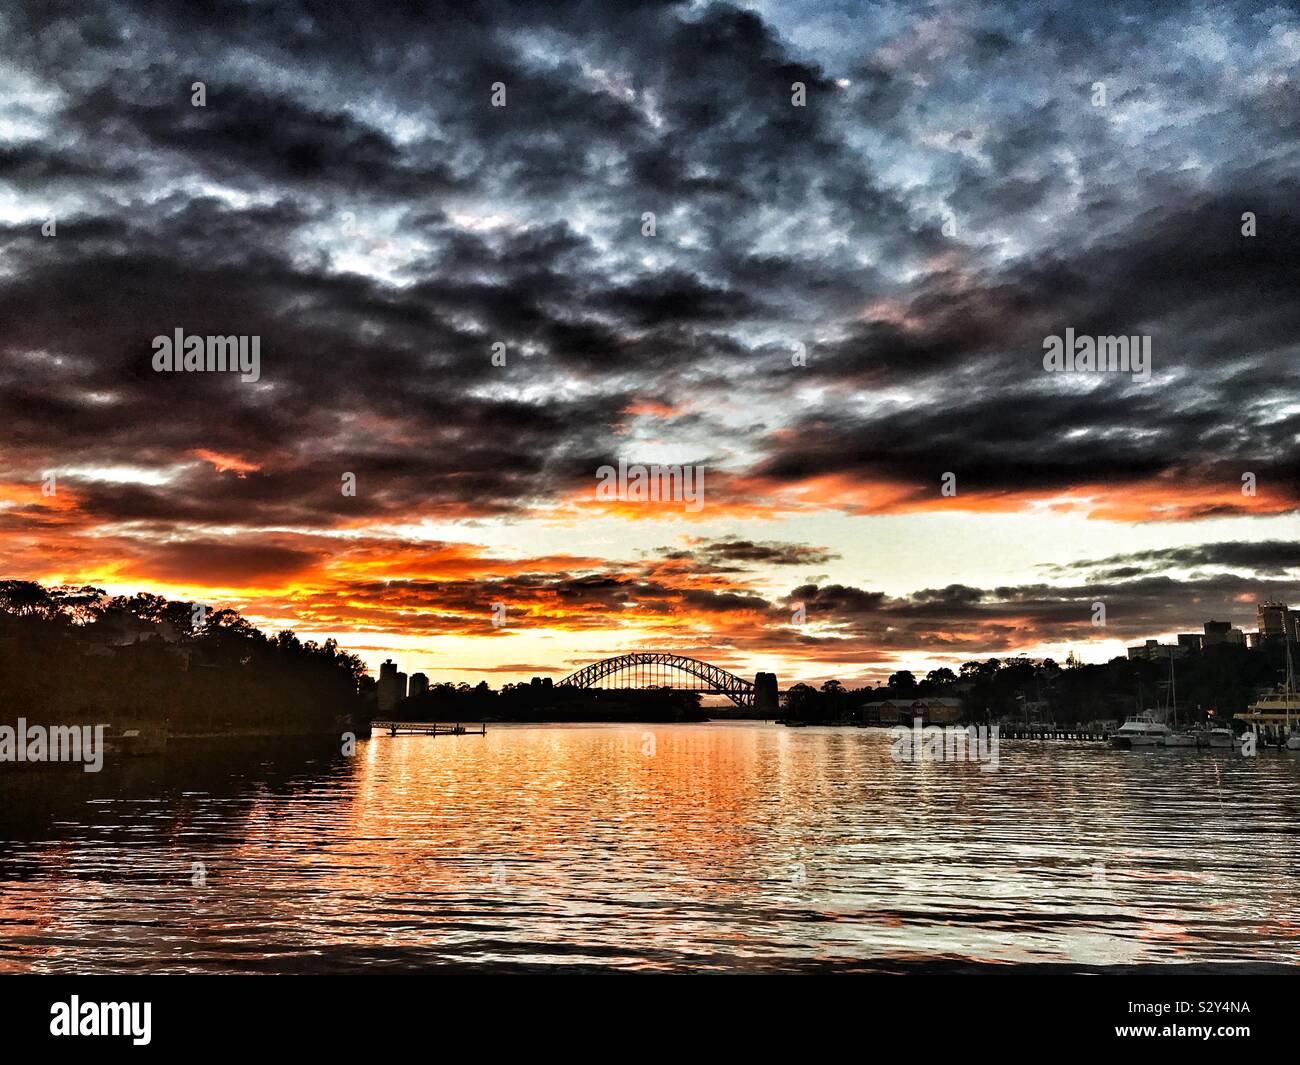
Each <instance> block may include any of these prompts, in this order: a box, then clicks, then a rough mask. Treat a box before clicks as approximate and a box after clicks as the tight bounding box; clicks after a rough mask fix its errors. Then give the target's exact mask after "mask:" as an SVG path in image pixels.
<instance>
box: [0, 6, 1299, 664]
mask: <svg viewBox="0 0 1300 1065" xmlns="http://www.w3.org/2000/svg"><path fill="white" fill-rule="evenodd" d="M0 42H3V43H0V323H3V324H2V325H0V577H17V578H23V579H32V580H41V581H44V582H47V583H69V584H77V585H80V584H85V583H90V584H94V585H95V586H97V587H101V588H104V589H105V590H106V591H109V592H111V593H114V594H123V593H125V594H130V593H133V592H135V591H141V590H145V591H152V592H156V593H160V594H164V595H167V596H168V597H169V598H174V599H186V600H191V601H195V602H204V603H208V604H212V605H214V606H234V607H236V608H238V609H239V610H240V611H242V612H243V613H244V614H245V615H246V616H248V617H249V618H250V619H251V620H253V621H254V622H256V623H257V624H259V625H260V626H262V627H263V628H266V629H268V630H278V629H280V628H293V629H295V630H296V631H297V632H298V633H299V634H300V635H302V636H303V637H305V638H307V637H310V638H317V639H321V638H325V637H329V636H332V637H335V638H337V639H338V640H339V641H340V642H341V643H342V644H343V645H344V646H345V647H348V648H349V649H352V650H355V651H357V652H358V653H359V654H360V655H361V656H362V657H363V659H365V660H366V661H367V662H368V663H370V665H371V667H372V669H375V668H377V665H378V663H379V662H380V661H382V660H383V659H384V658H386V657H389V656H392V657H393V658H395V659H396V660H397V661H398V662H399V664H400V665H401V667H402V668H403V669H404V670H406V671H407V672H415V671H417V670H419V671H423V672H425V673H427V674H429V676H430V677H431V678H434V679H437V680H444V679H445V680H452V681H461V680H467V681H470V682H475V681H476V680H477V679H479V678H486V679H488V680H489V682H490V683H492V684H493V685H494V686H495V685H498V684H500V683H502V682H506V681H516V680H520V679H527V678H528V677H531V676H534V675H545V676H552V677H555V678H557V679H558V678H559V677H560V676H562V675H564V674H566V673H568V672H570V671H571V670H573V669H576V668H578V667H580V666H582V665H584V664H586V663H588V662H591V661H594V660H596V659H598V658H602V657H606V656H608V655H611V654H615V653H621V652H625V651H629V650H671V651H675V652H678V653H682V654H689V655H692V656H694V657H697V658H702V659H706V660H708V661H710V662H713V663H715V664H717V665H721V666H724V667H727V668H730V669H733V670H734V671H735V672H737V673H740V674H742V675H746V676H752V675H753V673H754V672H756V671H757V670H770V671H774V672H776V673H777V674H778V676H779V677H780V680H781V683H782V685H783V686H785V685H788V684H789V683H793V682H794V681H797V680H803V681H810V682H814V683H816V682H820V681H822V680H824V679H826V678H831V677H834V678H837V679H840V680H841V681H842V682H844V683H846V684H848V685H854V686H856V685H857V684H860V683H864V682H867V681H873V680H882V679H883V678H885V677H887V676H888V675H889V674H890V673H892V672H893V671H895V670H897V669H904V668H906V669H912V670H914V671H916V672H918V673H920V672H924V671H925V670H928V669H931V668H935V667H938V666H942V665H947V666H952V667H955V666H957V665H958V664H960V663H961V662H963V661H967V660H970V659H974V658H987V657H991V656H1007V655H1012V654H1020V653H1024V654H1030V655H1034V656H1045V655H1050V656H1052V657H1055V658H1057V659H1058V660H1059V659H1063V658H1064V657H1065V656H1066V655H1067V654H1068V653H1069V652H1070V651H1073V652H1074V653H1075V654H1076V655H1078V656H1079V657H1080V658H1083V659H1084V660H1089V661H1104V660H1106V659H1108V658H1110V657H1111V656H1113V655H1115V654H1122V653H1123V648H1124V646H1125V645H1126V644H1132V643H1137V642H1141V641H1142V640H1143V639H1146V638H1150V637H1155V636H1161V637H1163V638H1165V639H1168V638H1169V636H1170V634H1173V633H1177V632H1189V631H1200V629H1201V625H1202V623H1203V622H1204V621H1205V620H1207V619H1210V618H1214V619H1219V620H1231V621H1233V622H1235V623H1236V624H1238V625H1241V626H1242V627H1244V628H1247V629H1253V628H1254V625H1255V604H1256V603H1257V602H1258V601H1260V600H1262V599H1265V598H1280V599H1283V600H1289V601H1291V602H1292V605H1300V535H1297V533H1300V520H1298V518H1297V507H1298V505H1300V489H1298V479H1297V478H1298V475H1297V470H1298V469H1300V466H1298V461H1300V392H1298V391H1297V384H1298V383H1300V373H1298V372H1297V353H1298V351H1300V339H1298V338H1300V300H1298V299H1297V298H1296V296H1297V293H1298V292H1300V255H1298V254H1297V248H1300V151H1298V148H1300V85H1298V83H1297V80H1298V79H1297V64H1298V62H1300V13H1298V12H1297V9H1296V8H1295V6H1294V5H1290V4H1287V5H1282V4H1278V5H1269V4H1266V3H1265V4H1261V3H1258V2H1248V3H1213V4H1197V3H1177V4H1167V3H1160V2H1147V3H1141V4H1129V5H1113V4H1101V5H1095V4H1089V5H1080V4H1077V3H1019V2H1007V3H995V4H989V3H953V2H937V3H911V4H900V3H885V4H874V3H817V4H805V3H767V2H765V3H757V4H749V5H745V4H728V3H709V4H699V3H646V4H619V3H612V2H601V3H566V2H558V3H551V4H547V5H523V4H509V3H474V2H461V3H456V4H447V5H422V4H417V3H409V4H401V5H342V4H334V3H294V2H276V3H273V4H272V3H234V2H221V0H214V2H209V3H203V4H197V5H175V4H170V3H163V2H148V0H134V2H123V3H118V2H113V0H109V2H106V3H103V4H98V5H95V6H94V8H93V10H89V9H86V7H85V5H82V4H70V3H60V2H57V0H55V2H51V0H41V2H38V3H21V2H20V3H10V4H6V5H5V7H4V9H3V11H0ZM796 86H802V90H798V89H797V88H796ZM800 92H801V94H802V99H798V100H797V97H799V95H800ZM800 104H802V106H800ZM648 215H652V216H653V221H652V224H651V222H650V220H649V219H648V218H647V216H648ZM1248 220H1249V221H1248ZM1247 230H1250V231H1251V232H1250V233H1249V234H1248V233H1247ZM177 329H181V330H183V331H184V332H185V333H186V334H191V335H200V336H204V335H217V336H236V335H237V336H245V337H258V338H259V344H260V347H259V350H260V375H259V379H258V380H257V381H255V382H250V381H242V380H240V377H239V375H237V374H232V373H228V372H226V373H222V372H212V373H197V372H193V373H184V372H181V373H177V372H165V371H164V372H160V371H157V370H156V369H155V368H154V365H153V358H154V353H155V350H156V349H155V347H154V338H155V337H156V336H160V335H162V336H171V335H173V334H174V332H175V330H177ZM1067 329H1072V330H1074V333H1075V334H1076V335H1088V336H1133V337H1146V338H1149V344H1150V351H1151V363H1150V375H1149V379H1142V378H1141V377H1140V376H1138V375H1135V374H1133V373H1124V372H1097V371H1087V370H1080V371H1077V372H1048V370H1047V369H1045V367H1044V361H1043V360H1044V342H1045V339H1046V338H1048V337H1050V336H1064V335H1065V331H1066V330H1067ZM498 345H503V346H504V347H503V348H502V347H497V346H498ZM502 351H504V358H501V357H497V358H494V352H496V353H498V355H499V353H500V352H502ZM620 459H622V460H624V461H626V462H628V463H632V464H637V463H640V464H649V463H663V464H679V465H684V466H689V467H690V468H692V469H693V470H701V469H702V470H703V476H704V481H703V486H704V495H703V498H702V500H701V501H700V505H699V506H698V507H693V506H687V505H685V503H684V501H681V500H657V501H645V500H638V499H633V498H622V499H608V498H602V497H600V496H599V495H598V491H597V489H598V486H599V484H600V475H599V472H598V471H599V470H600V468H601V467H602V466H606V465H614V466H617V464H618V463H619V461H620ZM348 475H351V478H352V481H353V482H354V486H355V492H354V494H349V493H348V492H347V491H346V488H347V486H348V484H349V480H348ZM1251 488H1253V492H1252V491H1250V489H1251ZM1096 603H1101V604H1104V606H1105V623H1104V624H1100V625H1099V624H1095V623H1094V619H1095V618H1096V617H1097V611H1096V609H1095V607H1094V604H1096Z"/></svg>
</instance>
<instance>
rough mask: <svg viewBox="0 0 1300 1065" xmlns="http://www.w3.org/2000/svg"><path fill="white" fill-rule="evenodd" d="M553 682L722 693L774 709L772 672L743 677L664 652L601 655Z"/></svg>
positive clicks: (760, 707)
mask: <svg viewBox="0 0 1300 1065" xmlns="http://www.w3.org/2000/svg"><path fill="white" fill-rule="evenodd" d="M556 683H557V685H565V684H570V685H572V686H573V687H575V688H596V687H601V688H671V689H672V690H673V691H694V692H699V693H700V694H702V695H725V696H726V697H727V698H728V699H730V700H731V701H732V702H733V703H735V704H736V705H737V706H738V707H740V708H741V709H742V710H749V709H754V710H775V709H776V706H777V690H776V674H775V673H759V674H757V675H756V676H755V677H754V679H753V680H745V678H744V677H738V676H736V675H735V674H734V673H729V672H728V671H727V670H725V669H722V668H721V667H719V666H714V665H710V664H709V663H708V662H701V661H700V660H699V659H698V658H687V657H686V656H685V655H677V654H672V653H670V652H667V651H637V652H634V653H632V654H626V655H615V656H614V657H613V658H602V659H601V660H600V661H599V662H593V663H591V665H589V666H583V667H582V669H580V670H578V671H577V672H575V673H570V674H569V675H568V676H567V677H565V678H564V679H563V680H560V681H557V682H556Z"/></svg>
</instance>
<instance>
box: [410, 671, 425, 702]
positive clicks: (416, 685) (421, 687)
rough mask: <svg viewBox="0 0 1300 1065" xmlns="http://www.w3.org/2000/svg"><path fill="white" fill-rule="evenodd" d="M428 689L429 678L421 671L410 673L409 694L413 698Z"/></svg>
mask: <svg viewBox="0 0 1300 1065" xmlns="http://www.w3.org/2000/svg"><path fill="white" fill-rule="evenodd" d="M428 690H429V678H428V677H427V676H425V675H424V674H423V673H412V674H411V687H410V695H411V698H412V699H414V698H415V697H416V696H417V695H423V694H424V693H425V692H427V691H428Z"/></svg>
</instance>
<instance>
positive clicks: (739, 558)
mask: <svg viewBox="0 0 1300 1065" xmlns="http://www.w3.org/2000/svg"><path fill="white" fill-rule="evenodd" d="M659 555H660V557H663V558H666V559H669V560H672V561H687V560H691V561H697V562H699V563H700V565H701V566H702V567H704V568H705V569H708V570H712V571H715V572H724V571H733V572H734V571H740V570H743V569H746V568H749V567H751V566H803V565H810V566H812V565H819V564H821V563H823V562H829V561H831V560H832V559H836V558H839V555H837V554H835V553H834V552H833V551H827V550H825V549H824V548H820V547H809V546H806V545H804V544H793V543H784V542H779V541H774V540H764V541H754V540H744V539H741V538H740V537H738V536H725V537H722V538H721V539H719V540H713V541H710V542H707V543H703V544H700V545H699V546H697V547H695V548H693V549H692V550H689V551H668V550H666V549H662V550H661V551H660V552H659Z"/></svg>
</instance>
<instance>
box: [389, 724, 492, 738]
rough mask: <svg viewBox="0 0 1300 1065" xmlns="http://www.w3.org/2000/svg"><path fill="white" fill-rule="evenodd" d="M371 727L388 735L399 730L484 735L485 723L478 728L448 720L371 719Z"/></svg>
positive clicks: (434, 733) (436, 734)
mask: <svg viewBox="0 0 1300 1065" xmlns="http://www.w3.org/2000/svg"><path fill="white" fill-rule="evenodd" d="M370 727H371V728H372V729H382V730H383V731H385V732H387V733H388V734H389V735H390V736H396V735H397V734H398V733H399V732H404V733H407V734H410V735H418V736H486V735H487V725H486V724H481V725H479V727H478V728H470V727H468V726H466V725H462V724H460V722H456V723H455V724H452V723H451V722H450V721H372V722H370Z"/></svg>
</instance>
